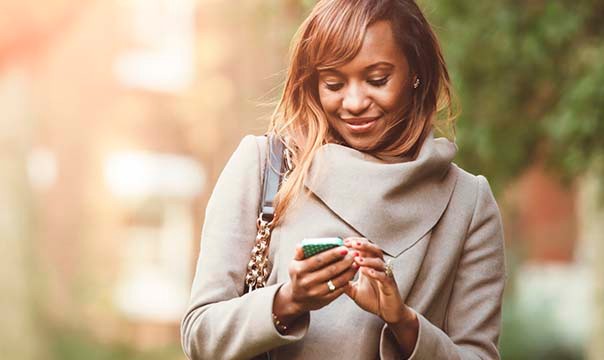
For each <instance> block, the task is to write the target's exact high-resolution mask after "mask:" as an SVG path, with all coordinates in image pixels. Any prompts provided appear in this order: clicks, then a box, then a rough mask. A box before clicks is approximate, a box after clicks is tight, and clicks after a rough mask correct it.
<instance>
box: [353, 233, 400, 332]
mask: <svg viewBox="0 0 604 360" xmlns="http://www.w3.org/2000/svg"><path fill="white" fill-rule="evenodd" d="M344 244H346V245H347V246H348V247H350V248H351V249H352V251H353V252H356V253H358V256H356V257H355V258H354V260H355V262H356V263H357V264H358V265H359V266H360V275H359V278H358V279H357V280H356V281H355V282H353V283H351V284H350V285H349V286H348V287H347V289H346V290H345V292H346V294H347V295H348V296H349V297H350V298H351V299H352V300H354V302H355V303H356V304H357V305H359V307H360V308H362V309H363V310H365V311H368V312H370V313H373V314H375V315H377V316H379V317H380V318H382V320H384V321H385V322H387V323H398V322H399V321H401V320H402V319H403V318H404V316H405V315H408V314H405V309H406V306H405V305H404V303H403V300H402V299H401V296H400V294H399V292H398V287H397V286H396V281H395V280H394V277H391V276H388V275H386V272H385V269H386V263H385V262H384V254H383V253H382V250H380V248H379V247H378V246H376V245H374V244H372V243H370V242H369V241H367V239H364V238H347V239H345V240H344Z"/></svg>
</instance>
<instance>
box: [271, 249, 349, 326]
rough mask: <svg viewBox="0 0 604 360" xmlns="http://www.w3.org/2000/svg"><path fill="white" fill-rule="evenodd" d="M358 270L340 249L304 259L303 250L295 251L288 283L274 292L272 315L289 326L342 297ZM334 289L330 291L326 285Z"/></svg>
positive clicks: (343, 250)
mask: <svg viewBox="0 0 604 360" xmlns="http://www.w3.org/2000/svg"><path fill="white" fill-rule="evenodd" d="M357 269H358V267H356V266H355V263H354V256H353V253H352V252H351V251H349V249H348V248H347V247H344V246H340V247H337V248H334V249H330V250H327V251H324V252H322V253H319V254H317V255H314V256H311V257H310V258H308V259H304V252H303V251H302V247H301V246H300V245H298V246H297V247H296V253H295V256H294V259H293V260H292V261H291V263H290V265H289V277H290V281H288V282H287V283H285V284H284V285H283V286H282V287H281V288H280V289H279V291H278V292H277V295H276V296H275V301H274V303H273V312H274V313H275V315H276V316H277V317H278V318H279V320H280V321H282V322H283V323H285V324H291V322H293V321H295V319H297V318H298V317H300V316H301V315H303V314H305V313H307V312H309V311H311V310H317V309H320V308H322V307H324V306H325V305H327V304H329V303H331V302H332V301H334V300H335V299H336V298H337V297H339V296H340V295H342V294H343V293H344V290H345V289H346V288H347V286H348V282H349V281H350V280H352V279H353V278H354V275H355V274H356V272H357ZM330 280H331V282H332V283H333V285H334V286H335V289H334V290H330V289H329V286H328V285H327V283H328V281H330Z"/></svg>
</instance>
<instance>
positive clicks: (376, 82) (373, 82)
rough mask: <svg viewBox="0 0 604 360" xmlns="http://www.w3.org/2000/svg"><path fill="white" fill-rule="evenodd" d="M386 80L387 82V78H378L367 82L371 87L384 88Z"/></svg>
mask: <svg viewBox="0 0 604 360" xmlns="http://www.w3.org/2000/svg"><path fill="white" fill-rule="evenodd" d="M388 80H389V77H388V76H384V77H383V78H379V79H372V80H367V82H368V83H369V84H370V85H373V86H384V85H386V83H387V82H388Z"/></svg>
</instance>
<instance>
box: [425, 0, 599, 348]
mask: <svg viewBox="0 0 604 360" xmlns="http://www.w3.org/2000/svg"><path fill="white" fill-rule="evenodd" d="M420 3H421V5H423V8H424V9H425V10H426V11H427V13H428V17H429V18H430V20H432V21H433V23H434V24H436V28H437V32H438V34H439V37H440V39H441V43H442V44H443V47H444V51H445V55H446V58H447V61H448V64H449V70H450V72H451V74H452V77H453V83H454V85H455V88H456V89H457V90H458V95H459V99H460V103H461V107H462V109H463V110H462V114H461V117H460V119H459V122H458V124H457V143H458V145H459V148H460V151H459V153H458V157H457V161H458V162H459V163H460V164H461V165H462V166H463V167H464V168H466V169H468V170H469V171H471V172H474V173H483V174H486V175H487V176H488V178H489V180H490V182H491V185H492V186H493V188H494V189H495V191H497V190H498V189H500V188H502V186H503V184H505V183H507V182H509V181H510V180H511V179H512V178H514V177H516V176H518V175H519V174H520V173H521V172H522V171H523V170H525V169H526V168H527V167H528V166H530V165H531V164H533V163H535V162H543V163H545V164H546V165H548V169H549V170H550V171H551V172H552V173H553V174H555V175H556V176H559V177H561V178H562V179H565V180H566V181H567V182H571V181H573V180H575V179H577V178H579V179H580V181H579V182H578V185H579V188H580V189H581V194H582V196H580V197H579V201H578V208H579V216H580V217H581V219H580V223H581V224H582V228H581V229H580V237H581V240H582V241H583V242H584V244H583V245H584V246H585V247H586V248H587V249H586V250H585V251H584V253H587V254H589V255H591V256H589V258H588V259H586V260H587V263H588V264H589V266H591V268H592V271H593V274H594V279H595V280H596V282H597V279H602V278H603V277H604V269H603V268H602V266H601V265H597V262H596V261H595V259H597V258H598V257H600V258H601V257H604V247H603V246H601V245H600V244H599V241H598V239H601V232H600V231H599V229H601V226H599V225H598V224H600V223H601V222H602V218H601V216H602V214H603V212H602V210H601V209H602V201H601V200H602V194H603V193H604V191H602V190H601V189H602V185H603V183H604V182H603V181H602V179H604V166H603V165H604V141H602V138H603V137H604V87H603V86H602V83H604V61H603V59H604V41H603V39H604V22H602V20H601V19H602V15H603V14H604V2H602V1H600V0H579V1H570V0H562V1H546V0H533V1H528V2H527V1H486V2H476V1H471V0H454V1H450V0H447V1H445V0H423V1H422V0H420ZM586 184H590V186H586ZM593 184H596V185H593ZM586 193H587V195H585V194H586ZM596 195H597V196H599V198H600V201H599V205H598V206H595V205H594V198H595V197H596ZM598 207H599V209H600V210H597V209H598ZM598 255H599V256H598ZM595 291H596V294H595V298H594V299H595V301H596V303H597V304H596V308H595V309H594V310H595V311H596V314H594V315H596V316H594V317H593V321H594V324H593V331H592V337H591V339H592V340H591V343H590V345H588V356H589V358H593V359H596V358H597V359H601V358H604V349H603V348H602V346H601V345H598V341H596V339H602V338H604V323H603V321H604V319H602V316H601V314H603V313H604V311H603V309H604V290H603V289H602V287H601V286H597V284H596V287H595ZM598 314H600V316H597V315H598ZM550 342H551V343H552V344H550V346H552V345H553V346H555V344H553V343H554V341H550ZM512 353H513V351H512ZM524 355H526V354H524ZM512 358H514V357H513V355H512ZM548 358H550V357H548Z"/></svg>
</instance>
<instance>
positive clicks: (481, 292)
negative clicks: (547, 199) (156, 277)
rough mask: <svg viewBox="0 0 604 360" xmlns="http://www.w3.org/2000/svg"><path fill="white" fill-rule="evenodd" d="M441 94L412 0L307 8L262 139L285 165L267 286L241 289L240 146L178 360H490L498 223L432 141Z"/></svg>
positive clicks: (244, 159) (440, 64) (244, 224)
mask: <svg viewBox="0 0 604 360" xmlns="http://www.w3.org/2000/svg"><path fill="white" fill-rule="evenodd" d="M449 88H450V85H449V76H448V73H447V69H446V65H445V62H444V60H443V57H442V54H441V50H440V47H439V45H438V42H437V40H436V37H435V35H434V33H433V32H432V30H431V28H430V26H429V24H428V23H427V21H426V19H425V18H424V16H423V15H422V13H421V11H420V10H419V8H418V7H417V5H416V4H415V3H414V1H412V0H322V1H319V2H318V3H317V5H316V6H315V7H314V9H313V10H312V12H311V14H310V15H309V17H308V18H307V19H306V21H305V22H304V23H303V24H302V26H301V28H300V30H299V32H298V34H297V37H296V39H295V40H294V46H293V53H292V58H291V63H290V68H289V72H288V76H287V80H286V84H285V89H284V93H283V97H282V99H281V101H280V104H279V106H278V108H277V111H276V112H275V114H274V116H273V121H272V123H271V125H270V129H269V131H270V132H272V133H274V134H278V135H279V136H281V138H282V139H284V140H285V142H286V146H287V147H288V149H289V150H290V151H291V153H292V160H293V165H294V167H293V171H292V172H291V174H290V175H289V177H288V180H287V181H286V182H285V183H283V184H282V186H281V188H280V190H279V193H278V203H277V207H276V218H275V226H274V229H273V232H272V239H271V243H270V248H269V260H270V262H271V263H272V264H273V267H272V271H271V273H270V277H269V279H268V282H267V286H266V287H264V288H261V289H258V290H255V291H252V292H250V293H247V294H245V293H244V277H245V273H246V265H247V262H248V260H249V253H250V250H251V248H252V246H253V244H254V238H255V234H256V228H255V226H256V218H257V215H258V213H257V211H258V210H257V209H258V205H259V201H260V193H261V189H260V188H261V184H262V174H263V167H264V157H265V152H266V138H264V137H254V136H247V137H245V138H244V139H243V141H242V142H241V144H240V145H239V148H238V149H237V150H236V151H235V153H234V154H233V156H232V157H231V159H230V160H229V162H228V164H227V165H226V167H225V169H224V171H223V173H222V174H221V176H220V178H219V180H218V182H217V184H216V187H215V189H214V192H213V194H212V197H211V199H210V201H209V203H208V207H207V210H206V219H205V224H204V229H203V234H202V242H201V252H200V258H199V262H198V267H197V273H196V277H195V281H194V284H193V289H192V295H191V304H190V307H189V310H188V311H187V313H186V315H185V317H184V319H183V322H182V341H183V347H184V349H185V352H186V353H187V355H188V356H189V358H191V359H218V358H225V359H246V358H251V357H254V356H257V355H260V354H263V353H265V352H269V353H270V355H271V358H273V359H375V358H382V359H401V358H409V359H498V358H499V353H498V350H497V341H498V336H499V331H500V318H501V297H502V293H503V287H504V277H505V269H504V257H503V234H502V227H501V221H500V215H499V211H498V208H497V204H496V203H495V200H494V198H493V195H492V194H491V190H490V188H489V185H488V183H487V181H486V180H485V178H484V177H482V176H474V175H471V174H469V173H467V172H465V171H463V170H462V169H460V168H459V167H457V166H456V165H454V164H453V163H452V162H451V161H452V159H453V157H454V155H455V152H456V147H455V145H454V144H453V143H451V142H450V141H448V140H446V139H444V138H437V139H435V138H434V137H433V132H432V130H433V128H434V127H435V126H436V124H435V121H436V120H435V119H436V118H437V113H439V110H440V109H439V106H441V105H442V106H443V107H444V108H445V109H450V107H451V106H450V104H451V101H450V90H449ZM448 114H449V115H450V112H448ZM449 119H451V117H450V116H449V117H448V118H447V119H445V122H447V121H452V120H449ZM329 236H339V237H341V238H343V239H345V244H344V246H343V247H339V248H335V249H331V250H328V251H325V252H323V253H320V254H318V255H315V256H313V257H310V258H308V259H304V255H303V253H302V250H301V248H300V246H299V245H298V244H299V242H300V240H302V239H303V238H311V237H329ZM357 273H358V278H356V279H355V276H356V275H357Z"/></svg>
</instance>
